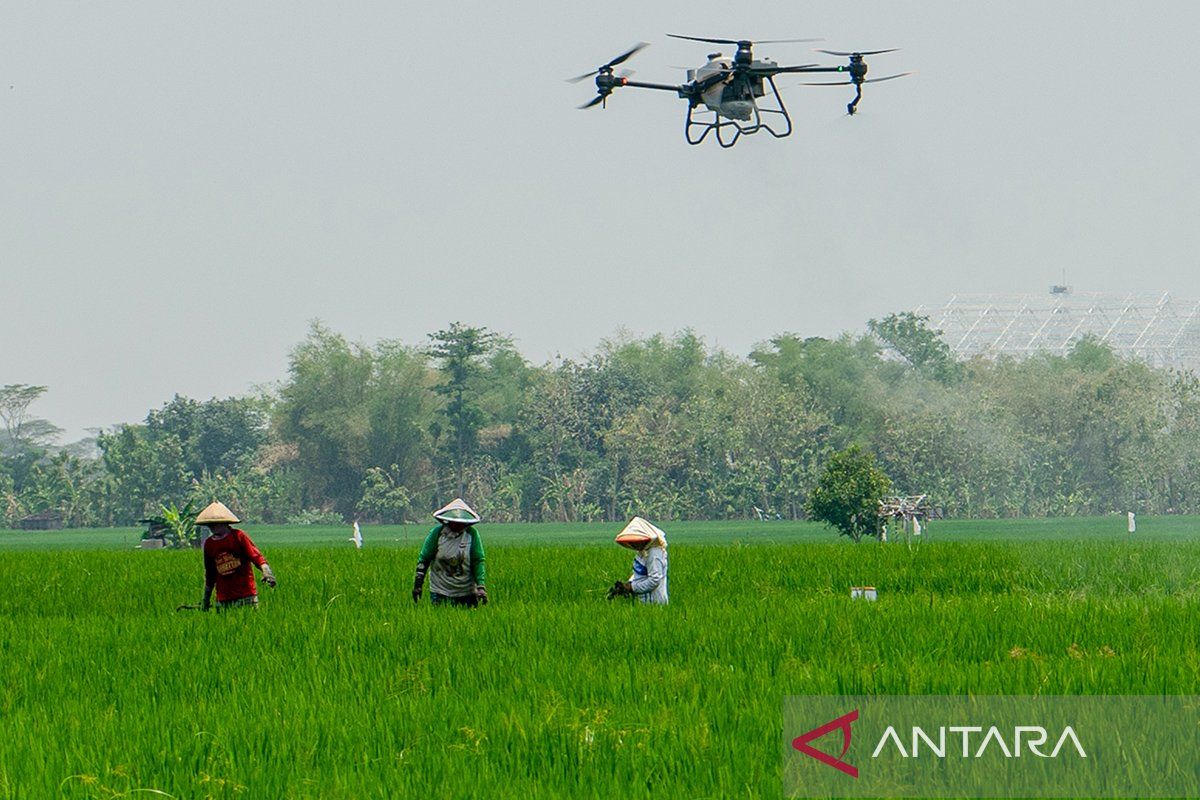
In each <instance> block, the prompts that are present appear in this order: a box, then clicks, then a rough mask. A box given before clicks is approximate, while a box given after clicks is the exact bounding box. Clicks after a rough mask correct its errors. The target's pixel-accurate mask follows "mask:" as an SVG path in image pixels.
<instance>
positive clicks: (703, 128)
mask: <svg viewBox="0 0 1200 800" xmlns="http://www.w3.org/2000/svg"><path fill="white" fill-rule="evenodd" d="M695 112H696V107H695V106H688V113H687V119H686V120H685V121H684V126H683V137H684V138H685V139H687V143H688V144H700V143H701V142H703V141H704V140H705V139H706V138H707V137H708V134H709V133H711V132H713V131H716V132H717V144H719V145H721V147H726V148H728V147H733V146H734V145H735V144H737V140H738V138H739V137H741V135H742V134H743V133H745V130H743V129H742V126H741V125H739V124H738V123H737V122H736V121H735V120H732V119H725V118H724V117H722V116H721V115H720V114H718V113H717V112H715V111H713V112H710V113H712V115H713V118H712V120H711V121H709V120H699V119H696V118H695ZM731 128H732V129H733V134H732V138H730V139H729V140H728V141H726V139H725V136H726V133H725V132H726V131H729V130H730V129H731ZM697 129H698V130H699V133H698V134H697V133H696V130H697Z"/></svg>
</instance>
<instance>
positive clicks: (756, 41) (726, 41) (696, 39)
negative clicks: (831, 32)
mask: <svg viewBox="0 0 1200 800" xmlns="http://www.w3.org/2000/svg"><path fill="white" fill-rule="evenodd" d="M667 36H670V37H671V38H672V39H688V40H690V41H693V42H708V43H709V44H736V45H740V44H741V43H742V42H746V43H748V44H788V43H790V42H819V41H822V40H821V39H754V40H750V39H708V38H706V37H704V36H681V35H680V34H678V33H668V34H667Z"/></svg>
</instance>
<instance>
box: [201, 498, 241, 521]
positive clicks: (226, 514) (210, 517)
mask: <svg viewBox="0 0 1200 800" xmlns="http://www.w3.org/2000/svg"><path fill="white" fill-rule="evenodd" d="M219 522H227V523H229V524H230V525H232V524H234V523H236V522H241V520H240V519H238V518H237V516H235V515H234V513H233V512H232V511H230V510H229V508H228V507H226V505H225V504H224V503H209V504H208V507H207V508H205V509H204V510H203V511H201V512H200V514H199V516H197V517H196V524H197V525H216V524H217V523H219Z"/></svg>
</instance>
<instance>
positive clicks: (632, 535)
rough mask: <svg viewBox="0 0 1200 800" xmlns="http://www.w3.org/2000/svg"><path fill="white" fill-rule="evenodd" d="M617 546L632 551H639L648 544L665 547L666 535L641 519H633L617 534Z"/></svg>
mask: <svg viewBox="0 0 1200 800" xmlns="http://www.w3.org/2000/svg"><path fill="white" fill-rule="evenodd" d="M616 542H617V544H619V545H621V546H622V547H628V548H630V549H632V550H640V549H642V548H643V547H645V546H646V545H648V544H656V545H658V546H659V547H666V546H667V535H666V534H665V533H663V532H662V531H661V530H659V529H658V528H656V527H654V526H653V525H651V524H650V523H649V522H647V521H646V520H644V519H642V518H641V517H634V518H633V519H631V520H629V524H628V525H626V526H625V528H624V529H623V530H622V531H621V532H620V533H618V534H617V538H616Z"/></svg>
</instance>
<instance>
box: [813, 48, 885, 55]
mask: <svg viewBox="0 0 1200 800" xmlns="http://www.w3.org/2000/svg"><path fill="white" fill-rule="evenodd" d="M899 49H900V48H899V47H893V48H891V49H890V50H855V51H854V52H853V53H843V52H841V51H840V50H820V49H818V50H817V52H818V53H824V54H825V55H827V56H848V57H850V58H854V57H856V56H857V57H858V58H862V57H863V56H877V55H880V54H881V53H894V52H896V51H897V50H899Z"/></svg>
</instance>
